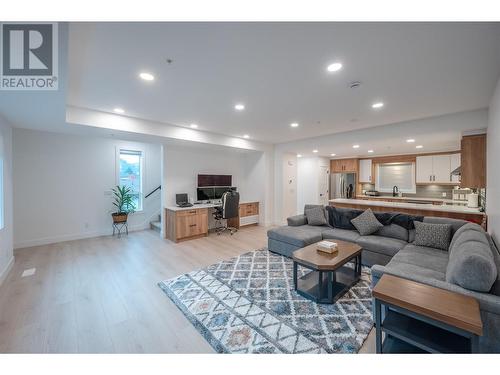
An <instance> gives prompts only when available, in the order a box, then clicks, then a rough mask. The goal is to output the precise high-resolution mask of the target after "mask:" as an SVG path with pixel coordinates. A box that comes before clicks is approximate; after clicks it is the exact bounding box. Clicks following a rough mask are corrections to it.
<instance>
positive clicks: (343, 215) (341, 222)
mask: <svg viewBox="0 0 500 375" xmlns="http://www.w3.org/2000/svg"><path fill="white" fill-rule="evenodd" d="M326 210H327V212H328V221H329V223H330V225H331V226H332V227H334V228H340V229H348V230H356V228H355V227H354V225H352V223H351V220H352V219H354V218H356V217H358V216H359V215H361V214H362V213H363V211H361V210H353V209H351V208H341V207H333V206H328V207H327V208H326Z"/></svg>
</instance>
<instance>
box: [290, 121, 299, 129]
mask: <svg viewBox="0 0 500 375" xmlns="http://www.w3.org/2000/svg"><path fill="white" fill-rule="evenodd" d="M290 126H291V127H292V128H298V127H299V123H298V122H292V123H291V124H290Z"/></svg>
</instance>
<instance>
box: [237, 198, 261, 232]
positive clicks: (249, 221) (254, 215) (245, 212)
mask: <svg viewBox="0 0 500 375" xmlns="http://www.w3.org/2000/svg"><path fill="white" fill-rule="evenodd" d="M258 223H259V202H250V203H241V204H240V226H241V227H242V226H245V225H256V224H258Z"/></svg>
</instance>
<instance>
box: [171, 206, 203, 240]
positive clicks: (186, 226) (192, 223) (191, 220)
mask: <svg viewBox="0 0 500 375" xmlns="http://www.w3.org/2000/svg"><path fill="white" fill-rule="evenodd" d="M175 227H176V238H177V239H182V238H186V237H193V236H198V235H200V234H204V233H207V230H208V211H207V210H206V209H199V210H185V211H179V212H177V215H176V223H175Z"/></svg>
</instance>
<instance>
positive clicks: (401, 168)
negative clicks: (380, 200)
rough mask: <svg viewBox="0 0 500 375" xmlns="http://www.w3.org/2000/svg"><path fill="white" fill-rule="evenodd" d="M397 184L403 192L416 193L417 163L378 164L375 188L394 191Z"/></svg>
mask: <svg viewBox="0 0 500 375" xmlns="http://www.w3.org/2000/svg"><path fill="white" fill-rule="evenodd" d="M394 186H397V187H398V189H399V191H400V192H402V193H416V192H417V187H416V185H415V163H390V164H377V179H376V181H375V189H376V190H378V191H381V192H385V193H387V192H392V188H393V187H394Z"/></svg>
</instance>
